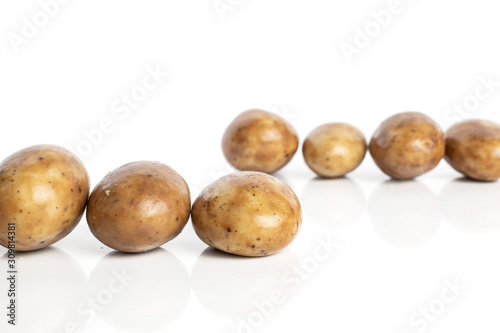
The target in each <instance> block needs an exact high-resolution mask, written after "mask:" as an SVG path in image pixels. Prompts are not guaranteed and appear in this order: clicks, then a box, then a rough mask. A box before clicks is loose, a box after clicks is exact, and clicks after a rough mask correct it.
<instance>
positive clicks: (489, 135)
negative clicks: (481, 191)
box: [445, 120, 500, 181]
mask: <svg viewBox="0 0 500 333" xmlns="http://www.w3.org/2000/svg"><path fill="white" fill-rule="evenodd" d="M445 160H446V161H447V162H448V163H449V164H450V165H451V166H452V167H453V168H454V169H455V170H457V171H458V172H461V173H463V174H464V175H466V176H467V177H469V178H472V179H475V180H482V181H495V180H497V179H499V178H500V125H498V124H496V123H494V122H491V121H486V120H466V121H463V122H460V123H458V124H455V125H454V126H452V127H451V128H450V129H449V130H448V131H447V132H446V155H445Z"/></svg>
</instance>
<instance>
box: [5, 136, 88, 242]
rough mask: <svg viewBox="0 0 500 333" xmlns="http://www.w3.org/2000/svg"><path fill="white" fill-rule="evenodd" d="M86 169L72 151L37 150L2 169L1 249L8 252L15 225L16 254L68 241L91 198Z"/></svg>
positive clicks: (22, 154)
mask: <svg viewBox="0 0 500 333" xmlns="http://www.w3.org/2000/svg"><path fill="white" fill-rule="evenodd" d="M89 191H90V184H89V176H88V173H87V170H86V169H85V166H84V165H83V164H82V162H81V161H80V160H79V159H78V157H77V156H76V155H74V154H73V153H72V152H70V151H69V150H66V149H64V148H62V147H59V146H54V145H38V146H32V147H29V148H26V149H23V150H20V151H18V152H17V153H14V154H13V155H11V156H9V157H7V158H6V159H5V160H4V161H3V162H2V164H0V244H1V245H2V246H5V247H8V242H9V239H8V224H9V223H15V228H16V230H15V240H16V242H15V244H16V248H15V250H16V251H33V250H38V249H41V248H44V247H47V246H49V245H51V244H54V243H55V242H57V241H58V240H60V239H62V238H64V237H65V236H67V235H68V234H69V233H70V232H71V231H72V230H73V229H74V228H75V227H76V226H77V224H78V222H80V219H81V217H82V215H83V212H84V211H85V206H86V204H87V199H88V196H89Z"/></svg>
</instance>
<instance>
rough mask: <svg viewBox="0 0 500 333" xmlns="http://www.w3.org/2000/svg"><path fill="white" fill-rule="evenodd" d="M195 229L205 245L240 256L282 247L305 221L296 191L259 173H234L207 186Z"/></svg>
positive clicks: (197, 209) (199, 201)
mask: <svg viewBox="0 0 500 333" xmlns="http://www.w3.org/2000/svg"><path fill="white" fill-rule="evenodd" d="M192 220H193V226H194V230H195V231H196V234H197V235H198V237H200V239H201V240H202V241H203V242H205V243H206V244H207V245H210V246H212V247H214V248H216V249H219V250H221V251H224V252H228V253H232V254H237V255H241V256H249V257H259V256H266V255H270V254H273V253H276V252H278V251H280V250H281V249H283V248H285V247H286V246H287V245H288V244H290V243H291V242H292V240H293V239H294V238H295V236H296V235H297V233H298V232H299V230H300V227H301V225H302V210H301V207H300V203H299V200H298V199H297V196H296V195H295V193H294V192H293V191H292V190H291V189H290V188H289V187H288V186H287V185H285V184H284V183H283V182H281V181H280V180H278V179H277V178H275V177H273V176H270V175H267V174H265V173H261V172H253V171H246V172H236V173H233V174H230V175H227V176H225V177H222V178H220V179H219V180H217V181H215V182H214V183H212V184H211V185H209V186H208V187H207V188H205V189H204V190H203V191H202V193H201V194H200V196H199V197H198V198H197V199H196V201H195V202H194V204H193V209H192Z"/></svg>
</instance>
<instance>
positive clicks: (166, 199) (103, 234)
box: [87, 161, 191, 253]
mask: <svg viewBox="0 0 500 333" xmlns="http://www.w3.org/2000/svg"><path fill="white" fill-rule="evenodd" d="M190 208H191V199H190V193H189V188H188V186H187V184H186V182H185V181H184V179H183V178H182V177H181V176H180V175H179V174H178V173H177V172H176V171H175V170H174V169H172V168H170V167H168V166H167V165H165V164H162V163H159V162H150V161H139V162H133V163H129V164H125V165H123V166H121V167H119V168H118V169H116V170H114V171H112V172H110V173H108V174H107V175H106V176H105V177H104V178H103V179H102V180H101V181H100V182H99V184H97V186H96V187H95V188H94V190H93V191H92V194H91V195H90V199H89V204H88V207H87V222H88V225H89V228H90V230H91V231H92V233H93V234H94V236H95V237H96V238H97V239H99V240H100V241H101V242H102V243H104V244H105V245H107V246H109V247H111V248H113V249H115V250H118V251H122V252H129V253H135V252H145V251H149V250H152V249H155V248H157V247H159V246H161V245H163V244H165V243H166V242H168V241H169V240H171V239H173V238H175V237H176V236H177V235H179V234H180V232H181V231H182V229H183V228H184V226H185V225H186V223H187V221H188V219H189V214H190Z"/></svg>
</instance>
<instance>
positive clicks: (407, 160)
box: [370, 112, 445, 179]
mask: <svg viewBox="0 0 500 333" xmlns="http://www.w3.org/2000/svg"><path fill="white" fill-rule="evenodd" d="M444 153H445V136H444V133H443V131H442V130H441V129H440V128H439V125H438V124H437V123H436V122H434V120H432V119H431V118H429V117H428V116H426V115H424V114H422V113H419V112H404V113H400V114H397V115H394V116H392V117H390V118H388V119H387V120H386V121H384V122H383V123H382V124H381V125H380V126H379V128H378V129H377V130H376V131H375V134H373V137H372V139H371V142H370V154H371V155H372V157H373V160H374V161H375V164H377V166H378V167H379V168H380V169H381V170H382V171H383V172H384V173H386V174H387V175H389V176H391V177H393V178H396V179H413V178H415V177H418V176H420V175H422V174H424V173H426V172H429V171H430V170H432V169H434V168H435V167H436V166H437V165H438V164H439V162H440V161H441V159H442V158H443V156H444Z"/></svg>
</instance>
